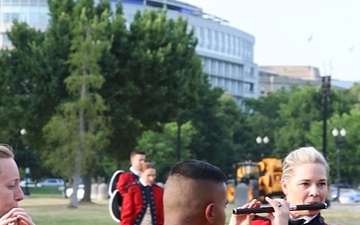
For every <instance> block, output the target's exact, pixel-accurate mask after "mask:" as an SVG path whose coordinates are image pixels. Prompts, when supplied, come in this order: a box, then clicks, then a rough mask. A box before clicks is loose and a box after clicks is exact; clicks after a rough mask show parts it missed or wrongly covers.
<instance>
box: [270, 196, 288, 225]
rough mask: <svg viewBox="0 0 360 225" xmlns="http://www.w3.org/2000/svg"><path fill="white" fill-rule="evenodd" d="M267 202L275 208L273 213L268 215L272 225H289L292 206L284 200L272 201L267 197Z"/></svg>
mask: <svg viewBox="0 0 360 225" xmlns="http://www.w3.org/2000/svg"><path fill="white" fill-rule="evenodd" d="M265 200H266V201H267V202H268V203H269V204H270V205H271V207H273V208H274V212H273V213H268V217H269V219H270V220H271V224H272V225H288V223H289V217H290V204H289V202H287V201H285V200H284V199H271V198H269V197H265Z"/></svg>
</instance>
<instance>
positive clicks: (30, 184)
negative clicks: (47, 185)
mask: <svg viewBox="0 0 360 225" xmlns="http://www.w3.org/2000/svg"><path fill="white" fill-rule="evenodd" d="M19 184H20V187H26V180H25V179H24V180H21V181H20V183H19ZM27 186H28V187H42V186H41V184H39V183H36V182H35V181H33V180H32V179H31V178H27Z"/></svg>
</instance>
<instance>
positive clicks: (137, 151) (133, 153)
mask: <svg viewBox="0 0 360 225" xmlns="http://www.w3.org/2000/svg"><path fill="white" fill-rule="evenodd" d="M134 155H145V152H143V151H140V150H133V151H132V152H131V154H130V158H132V157H133V156H134Z"/></svg>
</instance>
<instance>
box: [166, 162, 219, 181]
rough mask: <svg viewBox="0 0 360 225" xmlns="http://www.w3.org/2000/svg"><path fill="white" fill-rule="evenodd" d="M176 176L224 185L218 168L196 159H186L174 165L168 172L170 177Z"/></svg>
mask: <svg viewBox="0 0 360 225" xmlns="http://www.w3.org/2000/svg"><path fill="white" fill-rule="evenodd" d="M176 175H179V176H183V177H187V178H190V179H194V180H208V181H214V182H216V183H221V182H225V183H226V176H225V174H224V173H223V172H222V171H221V170H220V169H219V168H218V167H216V166H214V165H212V164H210V163H207V162H204V161H200V160H196V159H188V160H184V161H182V162H178V163H176V164H175V165H174V166H173V167H172V169H171V171H170V176H176Z"/></svg>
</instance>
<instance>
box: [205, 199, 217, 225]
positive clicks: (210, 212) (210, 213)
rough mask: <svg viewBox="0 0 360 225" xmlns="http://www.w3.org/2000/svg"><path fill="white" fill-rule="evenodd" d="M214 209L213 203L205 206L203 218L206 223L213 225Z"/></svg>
mask: <svg viewBox="0 0 360 225" xmlns="http://www.w3.org/2000/svg"><path fill="white" fill-rule="evenodd" d="M214 208H215V204H214V203H210V204H208V205H207V206H206V209H205V218H206V220H207V221H208V223H214Z"/></svg>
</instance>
